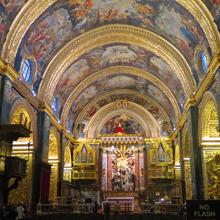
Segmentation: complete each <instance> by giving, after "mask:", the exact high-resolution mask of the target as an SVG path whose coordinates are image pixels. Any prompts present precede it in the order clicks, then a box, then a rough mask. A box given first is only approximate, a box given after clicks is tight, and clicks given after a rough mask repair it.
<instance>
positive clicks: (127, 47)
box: [0, 0, 220, 137]
mask: <svg viewBox="0 0 220 220" xmlns="http://www.w3.org/2000/svg"><path fill="white" fill-rule="evenodd" d="M219 14H220V1H219V0H204V1H202V0H195V1H191V0H120V1H119V0H60V1H56V0H28V1H27V0H15V1H5V0H3V1H1V2H0V41H1V44H0V50H1V57H2V58H3V60H4V61H6V62H8V63H10V64H11V65H13V66H14V68H15V69H16V70H17V71H18V72H19V73H20V78H21V80H23V82H24V83H25V84H26V86H27V88H28V89H29V90H30V91H31V92H32V94H33V96H36V97H37V98H38V99H39V100H40V101H41V102H45V103H47V104H48V105H50V106H51V108H52V109H53V113H54V115H55V117H56V118H57V120H60V121H61V123H62V125H63V126H64V127H65V128H66V129H68V130H70V131H71V132H73V135H74V136H75V137H78V136H80V135H79V132H80V128H82V127H83V129H84V130H85V131H86V132H88V130H89V128H88V126H89V125H91V126H95V124H96V123H97V122H94V119H96V120H100V123H101V124H102V125H103V126H104V127H105V126H107V124H108V120H110V119H111V117H112V118H114V120H116V119H117V118H120V117H122V116H121V115H127V116H126V117H127V119H126V120H128V121H129V120H130V121H132V123H133V125H134V126H136V127H138V126H139V127H141V126H142V129H143V128H144V129H145V130H146V131H149V132H148V133H146V136H149V135H152V136H168V135H170V134H171V133H172V130H173V129H175V126H176V124H177V122H178V120H179V118H180V117H181V114H182V113H183V112H184V105H185V103H186V101H187V100H188V99H189V98H190V97H191V96H192V94H194V93H195V92H196V91H197V89H198V88H199V86H200V85H201V84H202V81H203V80H204V78H205V77H206V74H207V70H208V66H209V63H210V62H211V60H212V57H213V56H214V55H215V54H216V53H218V50H219V33H218V29H219V24H220V18H219ZM25 65H26V66H25ZM27 68H29V72H30V74H29V75H27V74H24V72H25V71H26V69H27ZM120 100H124V101H125V100H126V102H127V106H126V109H124V112H125V114H123V109H122V108H121V109H118V106H117V103H118V101H120ZM114 103H115V105H114ZM55 105H56V106H55ZM114 106H115V107H114ZM122 107H123V106H122ZM105 114H106V115H109V116H105ZM138 114H139V115H138ZM140 114H143V116H140ZM97 115H98V116H97ZM101 116H102V117H101ZM123 117H125V116H123ZM140 117H141V118H140ZM139 119H142V121H141V120H139ZM148 119H149V121H151V123H154V126H152V129H153V127H154V131H155V132H150V127H151V126H149V125H147V123H146V121H147V120H148ZM112 120H113V119H112ZM117 120H119V119H117ZM135 120H137V121H136V122H135V123H134V122H133V121H135ZM95 129H96V131H94V132H88V133H87V136H88V137H89V135H88V134H90V133H94V134H96V135H97V134H98V133H100V132H102V131H103V130H102V129H101V128H100V126H99V127H98V124H97V127H95ZM97 129H98V130H97ZM103 129H104V128H103ZM90 130H91V129H90ZM139 130H141V129H139Z"/></svg>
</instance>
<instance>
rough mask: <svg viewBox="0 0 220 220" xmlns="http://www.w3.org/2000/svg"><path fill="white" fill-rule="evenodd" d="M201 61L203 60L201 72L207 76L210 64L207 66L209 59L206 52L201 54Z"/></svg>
mask: <svg viewBox="0 0 220 220" xmlns="http://www.w3.org/2000/svg"><path fill="white" fill-rule="evenodd" d="M200 59H201V67H200V68H201V72H202V74H205V73H206V71H207V68H208V64H207V58H206V54H205V53H204V52H201V53H200Z"/></svg>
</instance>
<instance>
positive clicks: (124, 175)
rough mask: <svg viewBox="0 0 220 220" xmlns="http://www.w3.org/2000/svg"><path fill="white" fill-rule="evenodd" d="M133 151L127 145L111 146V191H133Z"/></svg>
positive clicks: (134, 180)
mask: <svg viewBox="0 0 220 220" xmlns="http://www.w3.org/2000/svg"><path fill="white" fill-rule="evenodd" d="M135 183H136V176H135V153H134V148H132V147H127V146H120V147H113V153H112V191H115V192H131V191H135V186H136V185H135Z"/></svg>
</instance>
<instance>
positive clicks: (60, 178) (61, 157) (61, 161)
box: [57, 133, 65, 197]
mask: <svg viewBox="0 0 220 220" xmlns="http://www.w3.org/2000/svg"><path fill="white" fill-rule="evenodd" d="M59 145H60V148H59V151H60V152H59V164H58V182H57V196H58V197H59V196H62V195H61V193H62V182H63V169H64V151H65V147H64V137H63V133H60V144H59Z"/></svg>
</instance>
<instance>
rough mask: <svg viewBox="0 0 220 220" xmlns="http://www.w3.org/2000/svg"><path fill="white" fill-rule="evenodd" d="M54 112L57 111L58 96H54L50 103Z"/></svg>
mask: <svg viewBox="0 0 220 220" xmlns="http://www.w3.org/2000/svg"><path fill="white" fill-rule="evenodd" d="M51 107H52V109H53V111H54V112H58V98H57V97H54V98H53V101H52V105H51Z"/></svg>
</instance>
